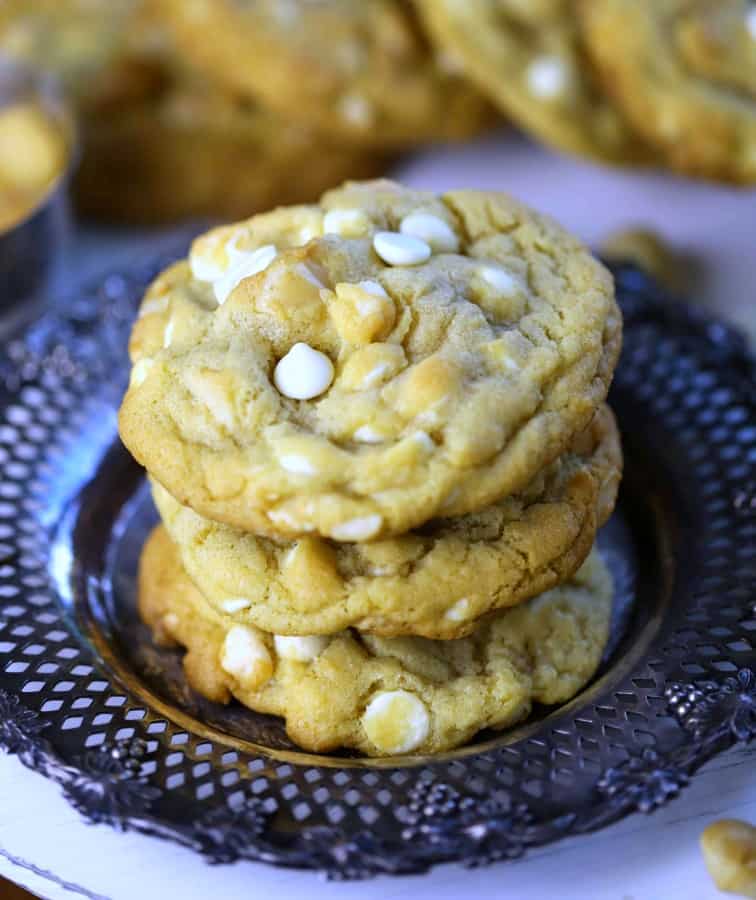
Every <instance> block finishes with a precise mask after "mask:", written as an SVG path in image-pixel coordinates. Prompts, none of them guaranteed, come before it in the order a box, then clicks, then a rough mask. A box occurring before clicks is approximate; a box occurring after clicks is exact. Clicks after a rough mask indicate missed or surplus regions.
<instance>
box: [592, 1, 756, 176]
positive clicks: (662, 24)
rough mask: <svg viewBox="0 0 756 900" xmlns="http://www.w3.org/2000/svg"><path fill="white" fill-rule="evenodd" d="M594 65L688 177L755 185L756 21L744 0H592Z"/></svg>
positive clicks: (638, 122)
mask: <svg viewBox="0 0 756 900" xmlns="http://www.w3.org/2000/svg"><path fill="white" fill-rule="evenodd" d="M579 11H580V17H581V23H582V26H583V30H584V33H585V37H586V41H587V44H588V48H589V50H590V53H591V55H592V58H593V60H594V62H595V64H596V66H597V67H598V69H599V70H600V71H601V73H602V75H603V79H604V83H605V84H606V87H607V89H608V90H610V91H612V94H613V96H614V97H615V99H616V102H617V103H618V105H620V106H621V108H622V109H623V111H624V112H625V114H626V115H627V117H628V119H629V120H630V121H631V122H632V123H633V125H634V127H635V128H636V129H637V130H638V132H639V133H640V134H642V135H643V136H644V137H645V138H646V139H647V140H648V141H649V142H651V143H653V145H654V146H655V147H657V148H658V149H659V151H660V154H661V155H662V156H663V157H664V158H665V160H666V161H667V162H668V164H669V165H670V166H672V167H673V168H675V169H678V170H680V171H681V172H685V173H689V174H692V175H699V176H704V177H709V178H717V179H722V180H728V181H734V182H742V183H753V182H755V181H756V16H754V10H753V5H752V4H749V3H747V2H745V0H717V2H711V0H697V2H689V0H584V2H582V3H580V5H579Z"/></svg>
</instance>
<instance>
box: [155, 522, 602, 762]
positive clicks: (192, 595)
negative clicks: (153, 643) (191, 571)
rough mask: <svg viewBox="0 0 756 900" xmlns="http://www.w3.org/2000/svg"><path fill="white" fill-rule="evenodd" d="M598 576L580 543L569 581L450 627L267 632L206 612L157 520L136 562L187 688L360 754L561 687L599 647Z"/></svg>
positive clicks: (555, 693) (431, 742) (302, 741)
mask: <svg viewBox="0 0 756 900" xmlns="http://www.w3.org/2000/svg"><path fill="white" fill-rule="evenodd" d="M612 590H613V588H612V579H611V575H610V574H609V572H608V570H607V568H606V566H605V565H604V563H603V562H602V560H601V558H600V556H599V555H598V553H596V552H595V551H594V552H593V553H592V554H591V555H590V557H589V558H588V560H587V561H586V563H585V564H584V565H583V567H582V568H581V569H580V570H579V572H578V573H577V574H576V575H575V576H574V577H573V578H572V579H571V580H570V581H568V582H566V583H565V584H563V585H562V586H560V587H558V588H554V589H553V590H551V591H548V592H547V593H545V594H542V595H541V596H540V597H538V598H536V599H534V600H530V601H528V602H527V603H523V604H522V605H520V606H518V607H516V608H515V609H512V610H508V611H506V612H504V613H500V614H499V615H497V616H496V617H494V618H492V619H491V620H490V621H488V622H487V623H486V624H484V625H481V627H480V628H478V629H477V630H476V631H475V632H474V633H473V634H472V635H471V636H470V637H467V638H462V639H460V640H456V641H429V640H426V639H424V638H409V637H405V638H378V637H371V636H369V635H363V634H359V633H358V632H356V631H344V632H341V633H339V634H336V635H334V636H332V637H330V638H328V637H322V638H315V637H310V638H291V637H290V638H281V637H274V636H272V635H270V634H267V633H265V632H262V631H259V630H258V629H255V628H252V627H250V626H246V625H238V624H234V623H233V622H231V621H230V620H229V619H227V618H224V617H221V616H218V615H217V614H214V613H213V612H212V611H211V610H210V609H209V608H208V607H207V605H206V604H205V602H204V600H203V598H202V595H201V594H200V593H199V591H198V590H197V588H195V587H194V585H193V584H192V582H191V581H190V580H189V578H188V576H187V575H186V573H185V572H184V570H183V569H182V568H181V563H180V560H179V555H178V552H177V551H176V550H175V548H174V547H173V545H172V544H171V542H170V539H169V538H168V537H167V535H166V533H165V531H164V530H163V529H162V528H158V529H157V530H156V531H155V532H153V535H152V537H151V538H150V540H149V542H148V543H147V545H146V547H145V549H144V553H143V556H142V560H141V565H140V573H139V606H140V612H141V615H142V618H143V619H144V621H145V622H146V623H147V624H148V625H149V626H150V627H151V628H152V629H153V632H154V634H155V637H156V639H157V640H158V641H159V642H161V643H164V644H166V643H173V642H175V643H177V644H180V645H181V646H183V647H185V648H186V649H187V651H188V652H187V654H186V656H185V658H184V669H185V672H186V675H187V680H188V681H189V684H190V685H191V686H192V687H193V688H194V689H195V690H196V691H198V692H199V693H201V694H203V695H205V696H206V697H209V698H210V699H212V700H215V701H217V702H223V703H224V702H228V701H229V700H230V699H231V697H232V696H233V697H235V698H236V699H237V700H239V701H240V702H241V703H242V704H244V705H245V706H247V707H249V708H250V709H254V710H257V711H258V712H262V713H270V714H273V715H278V716H282V717H283V718H284V719H285V720H286V730H287V732H288V734H289V736H290V738H291V739H292V740H293V741H294V742H295V743H296V744H298V745H299V746H300V747H302V748H304V749H306V750H313V751H326V750H332V749H335V748H337V747H350V748H353V749H356V750H359V751H361V752H362V753H365V754H367V755H368V756H393V755H397V754H406V753H437V752H440V751H442V750H449V749H452V748H453V747H457V746H460V745H461V744H464V743H465V742H466V741H468V740H469V739H470V738H472V737H473V735H474V734H475V733H476V732H478V731H480V730H481V729H483V728H495V729H501V728H506V727H508V726H510V725H513V724H515V723H517V722H519V721H521V720H523V719H525V718H526V717H527V716H528V714H529V713H530V711H531V709H532V706H533V704H535V703H541V704H556V703H563V702H565V701H566V700H568V699H570V698H571V697H572V696H573V695H574V694H576V693H577V692H578V691H579V690H580V689H581V688H582V687H583V686H584V685H585V684H586V683H587V682H588V681H589V679H590V678H591V677H592V676H593V674H594V672H595V671H596V668H597V666H598V664H599V661H600V659H601V655H602V652H603V649H604V646H605V644H606V640H607V637H608V632H609V620H610V615H611V606H612Z"/></svg>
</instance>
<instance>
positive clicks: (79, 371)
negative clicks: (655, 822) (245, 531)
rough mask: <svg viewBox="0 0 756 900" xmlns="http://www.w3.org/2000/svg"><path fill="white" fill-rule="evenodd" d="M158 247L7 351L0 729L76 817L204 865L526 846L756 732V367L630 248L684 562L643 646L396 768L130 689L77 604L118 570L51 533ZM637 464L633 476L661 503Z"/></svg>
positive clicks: (574, 828) (619, 811) (88, 456)
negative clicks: (570, 692) (248, 736)
mask: <svg viewBox="0 0 756 900" xmlns="http://www.w3.org/2000/svg"><path fill="white" fill-rule="evenodd" d="M164 263H165V260H157V261H155V264H154V265H152V266H148V267H146V268H145V271H143V272H131V273H126V274H122V273H115V274H114V275H112V276H111V277H109V278H107V279H105V280H104V281H102V282H101V283H100V284H98V285H96V286H94V287H92V288H84V289H82V290H81V291H80V292H79V293H78V295H77V297H76V298H74V301H75V302H73V303H71V304H69V305H68V306H66V307H65V308H63V307H61V309H62V310H64V311H59V312H50V313H49V314H47V315H46V316H44V317H43V318H42V319H40V320H39V321H38V322H36V323H35V324H33V325H32V326H30V327H29V328H27V329H26V330H25V331H23V332H20V333H17V334H16V335H15V336H14V337H13V338H12V339H11V340H9V342H8V343H6V344H5V346H4V347H3V348H2V350H1V351H0V382H1V384H0V465H2V469H3V478H2V481H1V482H0V744H2V746H4V747H5V748H6V749H7V750H9V751H10V752H12V753H15V754H17V755H18V757H19V759H20V760H21V761H22V762H23V763H24V764H25V765H27V766H30V767H31V768H33V769H35V770H37V771H40V772H42V773H43V774H45V775H47V776H48V777H50V778H53V779H54V780H55V781H57V782H58V783H59V784H60V785H61V787H62V790H63V792H64V794H65V796H66V797H67V799H68V800H69V801H70V802H71V803H72V804H73V805H74V806H75V807H76V808H77V809H78V810H79V811H80V812H81V814H82V815H83V816H85V817H86V818H87V819H88V820H90V821H95V822H100V823H103V824H107V825H110V826H112V827H115V828H119V829H124V830H125V829H134V830H138V831H142V832H146V833H149V834H154V835H158V836H161V837H164V838H168V839H171V840H175V841H178V842H180V843H182V844H184V845H185V846H188V847H192V848H193V849H195V850H197V851H198V852H200V853H202V854H204V855H205V857H206V858H207V859H208V860H209V861H212V862H226V863H228V862H233V861H235V860H237V859H251V860H261V861H265V862H268V863H273V864H276V865H288V866H297V867H306V868H313V869H320V870H323V871H326V872H327V873H328V874H329V875H330V876H331V877H334V878H363V877H369V876H372V875H377V874H381V873H383V874H403V873H409V872H419V871H424V870H426V869H427V868H428V867H430V866H431V865H434V864H436V863H439V862H445V861H450V860H457V861H462V862H465V863H467V864H470V865H479V864H485V863H490V862H494V861H497V860H505V859H511V858H515V857H517V856H519V855H521V854H522V853H524V852H527V850H529V849H530V848H532V847H535V846H538V845H542V844H545V843H548V842H550V841H553V840H556V839H559V838H561V837H563V836H567V835H576V834H581V833H585V832H588V831H592V830H594V829H596V828H599V827H602V826H604V825H606V824H608V823H610V822H612V821H614V820H616V819H617V818H619V817H621V816H623V815H625V814H627V813H629V812H632V811H635V810H641V811H644V812H650V811H652V810H653V809H655V808H656V807H658V806H659V805H661V804H663V803H665V802H667V801H668V800H669V799H670V798H671V797H673V796H675V795H676V794H677V793H678V792H679V791H680V790H681V789H683V788H684V787H685V785H686V784H687V783H688V782H689V781H690V780H691V778H692V777H693V776H694V773H695V771H696V769H697V768H698V767H699V766H700V765H702V764H703V762H705V761H706V760H707V759H708V758H710V757H711V756H712V755H714V754H716V753H719V752H722V751H723V750H725V749H726V748H727V747H729V746H731V745H732V744H733V743H735V742H736V741H745V740H750V739H751V738H752V737H753V735H754V733H756V715H755V714H754V710H755V709H756V690H755V688H754V684H755V676H754V672H756V656H755V654H754V631H755V630H756V609H754V601H753V596H752V588H751V585H752V582H753V575H754V567H755V566H756V549H755V546H754V545H755V541H754V535H755V533H756V531H755V529H756V500H755V499H754V498H755V497H756V487H755V486H756V410H755V409H754V401H753V381H752V379H753V373H754V372H755V371H756V368H755V367H754V364H753V360H752V358H751V357H750V356H749V355H748V353H747V350H746V349H745V345H744V343H743V342H742V341H741V339H740V338H739V336H738V335H736V334H735V333H734V332H732V331H731V329H728V328H727V326H725V325H722V324H721V323H718V322H716V321H715V320H711V319H707V318H705V317H703V316H702V315H700V314H699V313H697V312H695V311H693V310H691V309H690V308H689V307H687V306H685V305H683V304H672V303H669V302H668V301H667V298H665V297H664V296H663V295H661V293H660V292H659V290H658V289H657V288H656V287H655V285H653V284H652V283H651V282H650V281H649V279H648V278H647V277H646V276H645V275H643V273H640V272H638V271H637V270H634V269H632V268H630V267H627V266H620V267H617V268H616V270H615V274H616V277H617V283H618V288H619V294H620V298H621V301H622V305H623V309H624V311H625V314H626V321H627V330H626V331H627V337H626V345H625V352H624V356H623V361H622V364H621V366H620V369H619V371H618V375H617V380H616V385H615V389H614V393H613V402H614V405H615V408H616V409H617V412H618V413H619V418H620V422H621V424H622V426H623V428H624V429H625V431H626V433H627V437H628V439H629V445H635V448H634V449H637V450H638V451H639V454H640V456H639V459H641V460H642V461H644V462H645V465H647V466H648V468H649V477H650V476H651V475H654V476H655V478H656V481H657V483H663V486H664V490H663V492H662V493H663V495H664V496H663V497H660V498H659V502H660V503H661V505H662V506H665V505H666V507H667V512H671V514H672V518H673V521H671V522H666V523H664V522H662V523H661V525H660V526H659V527H660V529H661V530H662V531H663V532H664V534H665V535H666V536H667V538H668V539H669V542H670V543H669V546H668V547H667V548H663V551H662V552H661V563H662V565H661V568H660V573H661V575H664V573H665V572H667V574H668V575H673V576H674V581H675V583H674V584H673V585H672V588H673V589H672V593H671V597H670V604H669V607H668V609H667V610H666V611H665V612H664V614H663V622H662V626H661V627H660V628H655V629H653V631H654V633H653V634H652V635H650V640H649V642H648V646H645V647H644V646H643V645H642V644H641V643H640V642H639V641H637V632H635V638H636V643H635V644H634V645H633V648H631V649H632V650H633V651H635V652H636V653H637V658H635V657H633V663H632V665H629V666H628V671H627V672H624V671H623V672H616V671H615V673H614V674H615V675H616V676H617V677H616V679H610V682H611V683H609V682H606V683H604V684H602V682H601V681H598V682H596V683H595V684H594V686H593V687H592V688H590V689H589V692H588V693H587V694H584V695H583V696H582V697H581V698H580V699H579V700H578V701H575V702H573V704H570V705H568V706H567V707H562V708H561V709H560V710H558V711H557V713H556V714H555V716H553V717H546V718H543V719H541V720H540V721H538V722H535V723H531V724H532V726H533V727H532V729H531V727H530V725H529V726H526V729H527V730H526V731H524V732H522V733H520V734H516V735H514V736H513V737H512V739H511V740H509V739H505V740H504V741H498V742H497V741H494V742H493V743H492V744H491V745H489V744H481V745H477V746H475V747H474V748H473V749H472V751H470V752H469V753H466V754H461V755H459V756H458V758H442V759H434V760H423V761H419V762H418V764H416V765H413V766H409V765H406V764H405V763H406V762H409V761H404V760H396V761H392V764H391V766H390V767H386V768H382V767H381V766H379V765H374V764H371V763H369V762H365V763H364V764H360V765H359V766H355V765H352V764H351V763H352V761H351V760H350V761H346V760H340V759H338V758H333V759H331V760H330V761H329V765H325V764H318V762H317V761H313V760H312V759H311V758H308V759H307V760H306V761H304V760H303V761H302V763H301V764H300V763H299V762H297V763H295V762H293V761H291V760H288V759H283V758H278V759H277V758H275V756H277V755H278V754H277V753H276V754H273V753H272V752H270V750H268V751H267V752H266V753H265V754H262V753H259V752H244V751H243V750H241V749H238V748H236V747H232V746H229V744H228V743H227V742H225V741H223V740H221V739H219V738H217V737H216V736H214V735H205V734H200V733H194V732H193V731H192V729H191V728H189V727H188V724H182V723H180V722H176V721H174V720H173V718H172V717H171V716H169V715H165V714H163V712H162V711H161V710H160V709H157V708H153V706H152V705H151V701H149V700H148V699H145V697H139V696H136V695H135V694H133V693H132V692H131V691H129V690H128V689H127V686H125V685H124V683H123V682H122V681H121V680H120V679H118V678H116V677H115V676H114V675H113V674H112V672H111V671H110V670H109V669H108V667H107V666H106V665H104V660H103V658H102V656H101V654H100V653H98V651H97V648H96V647H94V648H93V647H92V645H91V644H90V643H89V642H88V640H87V636H86V635H85V634H84V633H82V630H81V627H80V626H81V624H82V623H81V621H77V619H76V618H75V617H74V616H73V614H72V613H73V611H74V610H75V608H76V602H77V596H78V594H77V592H79V591H80V590H81V583H82V582H81V579H84V580H85V581H86V580H87V578H88V579H89V582H90V584H89V586H90V588H97V589H98V590H99V589H104V588H106V587H107V585H105V584H98V585H93V584H92V583H91V582H95V581H97V579H98V575H97V574H96V573H94V572H93V571H91V570H90V571H87V570H86V564H87V560H86V559H78V558H74V559H71V558H66V546H67V545H66V543H65V542H61V541H58V540H56V535H57V534H58V533H59V530H60V527H61V522H62V521H63V519H64V517H65V516H66V515H67V514H68V515H74V516H75V515H76V514H75V512H74V511H73V510H74V509H75V503H74V502H73V501H75V500H76V498H77V497H80V495H81V492H82V489H83V488H84V487H85V486H86V485H87V483H92V481H91V480H92V477H93V475H94V474H95V473H96V472H97V470H98V467H100V466H101V465H102V464H103V460H104V459H105V457H106V455H107V450H108V448H109V447H110V446H111V445H112V441H113V438H114V434H115V431H114V409H115V405H116V403H117V402H118V397H119V394H120V391H121V390H122V388H123V383H124V378H125V371H126V369H125V340H126V335H127V334H128V329H129V322H130V319H131V317H132V316H133V314H134V310H135V304H136V302H137V299H138V297H139V295H140V293H141V290H142V288H143V286H144V284H145V282H146V280H147V279H148V278H149V277H150V276H151V274H153V273H154V272H155V271H156V270H157V269H158V268H160V267H162V265H163V264H164ZM638 468H639V478H638V479H636V481H635V483H634V484H633V491H636V490H637V491H638V492H640V494H644V493H645V494H649V495H651V496H649V497H648V503H649V505H651V506H653V504H654V502H656V501H655V498H654V497H653V493H654V491H653V490H651V489H650V487H649V486H648V485H644V481H643V477H642V474H643V472H642V470H643V466H642V465H641V466H639V467H638ZM657 470H658V471H657ZM681 523H684V528H679V527H678V526H680V524H681ZM78 526H79V527H83V526H82V523H81V521H79V522H78ZM69 550H70V545H69ZM668 565H669V567H670V568H669V570H667V566H668ZM109 577H113V578H116V579H117V578H118V577H119V576H118V572H117V570H115V571H114V572H113V573H110V574H107V573H106V574H105V576H104V578H105V580H107V578H109ZM641 600H642V596H641ZM625 658H626V657H625ZM154 662H155V660H152V659H151V658H150V657H149V654H148V655H147V657H146V660H145V663H146V665H148V666H149V664H150V663H154ZM608 674H609V675H611V674H612V673H611V670H610V671H609V673H608ZM186 701H187V703H188V704H189V709H191V703H192V702H193V700H192V698H189V697H187V698H186ZM195 718H196V716H195ZM271 727H272V726H271ZM271 735H272V740H274V739H275V738H276V735H275V734H274V732H273V731H271ZM284 752H285V751H284ZM452 756H453V755H452Z"/></svg>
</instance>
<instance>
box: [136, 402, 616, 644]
mask: <svg viewBox="0 0 756 900" xmlns="http://www.w3.org/2000/svg"><path fill="white" fill-rule="evenodd" d="M621 468H622V453H621V450H620V446H619V435H618V432H617V428H616V425H615V424H614V419H613V417H612V414H611V412H610V410H609V409H608V407H606V406H605V407H603V408H602V409H601V410H600V411H599V413H598V414H597V416H596V418H595V419H594V421H593V422H592V423H591V426H590V427H589V428H588V429H587V430H586V432H585V433H584V434H582V435H580V437H579V438H578V440H577V441H576V442H575V443H574V444H573V446H572V447H571V448H570V451H569V452H568V453H567V454H565V455H564V456H563V457H562V458H560V459H559V460H558V461H557V462H556V463H553V464H552V465H551V466H548V467H547V468H546V469H545V470H544V471H542V472H541V473H539V475H538V476H537V477H536V478H535V479H534V481H533V483H532V484H530V485H528V487H527V489H526V490H525V491H523V492H521V493H519V494H516V495H514V496H512V497H508V498H506V499H504V500H501V501H499V502H498V503H495V504H493V505H492V506H490V507H488V508H487V509H485V510H482V511H481V512H479V513H469V514H468V515H465V516H458V517H456V518H454V519H438V520H436V521H434V522H430V523H428V524H426V525H425V526H423V527H422V528H421V529H420V530H418V531H411V532H408V533H407V534H404V535H400V536H399V537H393V538H387V539H385V540H382V541H371V542H370V543H366V544H355V543H337V542H334V541H329V540H325V539H323V538H319V537H316V536H307V537H304V538H300V539H299V540H298V541H295V542H280V541H272V540H270V539H268V538H263V537H257V536H255V535H252V534H249V533H245V532H241V531H237V530H236V529H233V528H230V527H229V526H228V525H221V524H220V523H218V522H213V521H211V520H209V519H205V518H203V517H202V516H199V515H197V513H195V512H194V511H193V510H191V509H189V508H187V507H184V506H181V505H180V504H179V503H178V502H177V501H176V500H174V499H173V497H171V496H170V494H168V492H167V491H166V490H165V489H164V488H161V487H160V486H159V485H157V484H155V485H154V486H153V495H154V498H155V502H156V505H157V507H158V511H159V513H160V516H161V518H162V521H163V524H164V525H165V528H166V530H167V531H168V533H169V534H170V536H171V538H172V539H173V541H174V542H175V544H176V546H177V548H178V551H179V553H180V555H181V559H182V564H183V565H184V567H185V569H186V571H187V573H188V575H189V577H190V578H191V579H192V580H193V581H194V583H195V584H196V585H197V587H198V588H199V589H200V590H201V591H202V593H203V594H204V596H205V598H206V599H207V601H208V603H209V604H210V605H211V606H212V607H213V608H214V609H215V610H216V611H217V612H218V613H219V614H221V615H225V616H228V617H229V618H230V619H232V620H233V621H234V622H236V623H239V624H246V625H250V624H251V625H255V626H257V627H258V628H261V629H263V630H265V631H271V632H275V633H277V634H286V635H314V634H332V633H334V632H337V631H342V630H343V629H345V628H347V627H354V628H358V629H359V630H360V631H363V632H370V633H372V634H381V635H384V636H395V635H409V634H415V635H422V636H423V637H427V638H435V639H441V640H448V639H450V638H459V637H462V636H464V635H466V634H469V633H470V632H472V631H473V630H474V629H475V628H476V627H477V623H478V621H479V620H480V619H481V617H483V616H485V615H489V614H490V613H492V612H494V611H496V610H501V609H504V608H506V607H509V606H515V605H516V604H518V603H521V602H522V601H523V600H526V599H528V598H529V597H532V596H535V595H536V594H540V593H542V592H543V591H545V590H547V589H549V588H552V587H554V586H555V585H558V584H560V583H561V582H562V581H564V580H566V579H567V578H569V577H570V576H571V575H573V574H574V572H575V570H576V569H578V568H579V566H580V565H581V564H582V562H583V560H584V559H585V557H586V556H587V555H588V553H589V551H590V549H591V547H592V545H593V542H594V540H595V537H596V530H597V528H598V527H599V526H601V525H603V524H604V522H605V521H606V520H607V519H608V517H609V515H610V514H611V512H612V510H613V508H614V502H615V498H616V494H617V485H618V483H619V479H620V472H621Z"/></svg>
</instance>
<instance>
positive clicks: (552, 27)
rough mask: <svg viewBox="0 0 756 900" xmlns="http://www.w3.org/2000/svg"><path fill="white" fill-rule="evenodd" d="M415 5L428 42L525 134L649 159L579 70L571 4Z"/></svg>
mask: <svg viewBox="0 0 756 900" xmlns="http://www.w3.org/2000/svg"><path fill="white" fill-rule="evenodd" d="M417 5H418V7H419V9H420V12H421V15H422V17H423V19H424V21H425V24H426V26H427V28H428V30H429V32H430V34H431V35H432V36H433V38H434V39H435V40H436V41H437V42H438V43H439V44H440V46H441V47H443V48H444V49H445V50H446V52H447V53H448V54H449V55H451V56H452V57H453V58H454V59H456V60H458V61H459V63H460V65H461V66H462V67H463V68H464V71H465V72H466V74H467V75H469V77H470V78H471V79H473V80H474V81H475V83H476V84H477V85H478V87H480V89H481V90H483V91H484V92H485V93H486V94H487V95H488V96H490V97H491V99H492V100H493V101H494V102H495V103H496V104H497V105H498V106H499V107H500V108H501V110H502V111H503V112H504V113H506V115H507V116H510V117H511V118H512V120H513V121H514V122H516V123H517V124H518V125H521V126H522V127H523V128H524V129H525V130H526V131H529V132H531V133H532V134H533V135H535V136H536V137H538V138H540V139H541V140H543V141H545V142H546V143H547V144H550V145H552V146H553V147H556V148H557V149H558V150H564V151H567V152H568V153H573V154H578V155H580V156H586V157H589V158H592V159H596V160H599V161H604V162H609V163H619V164H623V163H637V164H646V163H648V162H650V161H651V154H650V152H649V150H648V149H647V147H646V146H645V144H644V143H642V142H641V141H640V140H639V139H638V138H637V137H636V136H635V134H634V133H633V132H632V131H631V129H630V128H629V127H628V125H627V123H626V122H625V120H624V118H623V117H622V116H621V115H620V113H618V112H617V110H616V109H615V108H614V106H613V105H612V103H610V101H609V100H608V98H607V97H606V95H605V94H604V91H603V90H602V89H601V88H600V86H599V85H598V83H597V81H596V79H595V77H594V76H593V73H592V72H591V70H590V67H588V66H587V65H586V64H585V60H584V51H583V47H582V43H581V39H580V34H579V32H578V28H577V23H576V18H575V11H574V9H573V3H572V2H571V0H536V2H532V0H466V2H459V0H418V2H417Z"/></svg>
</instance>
